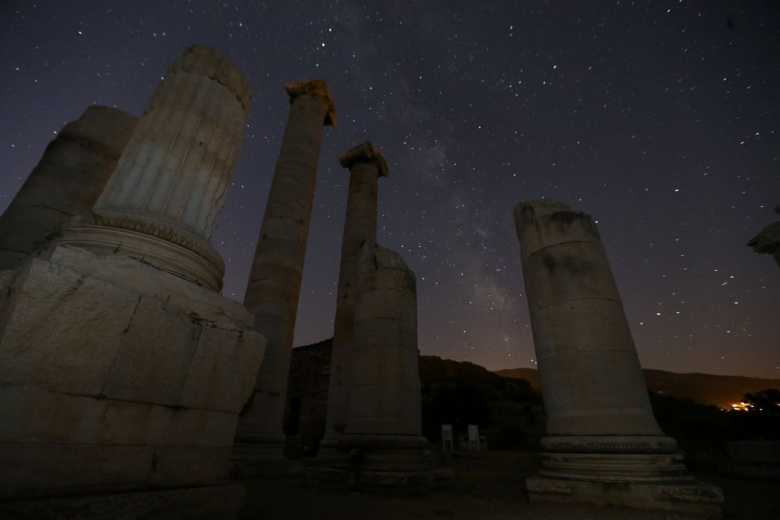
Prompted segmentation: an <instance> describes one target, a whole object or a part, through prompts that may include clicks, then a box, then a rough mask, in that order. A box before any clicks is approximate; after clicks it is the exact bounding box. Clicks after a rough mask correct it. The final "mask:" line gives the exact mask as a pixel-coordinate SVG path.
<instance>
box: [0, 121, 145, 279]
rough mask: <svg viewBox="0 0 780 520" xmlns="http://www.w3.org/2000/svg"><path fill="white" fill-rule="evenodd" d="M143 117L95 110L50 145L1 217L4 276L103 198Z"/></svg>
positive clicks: (0, 262) (0, 257)
mask: <svg viewBox="0 0 780 520" xmlns="http://www.w3.org/2000/svg"><path fill="white" fill-rule="evenodd" d="M137 124H138V118H136V117H135V116H132V115H130V114H127V113H125V112H122V111H121V110H117V109H115V108H110V107H103V106H91V107H89V108H87V110H85V111H84V113H83V114H82V115H81V117H79V118H78V119H77V120H76V121H73V122H71V123H68V124H67V125H65V127H64V128H63V129H62V130H61V131H60V132H59V134H58V135H57V138H56V139H55V140H53V141H52V142H51V143H49V146H47V147H46V151H45V152H44V154H43V157H41V160H40V162H39V163H38V165H37V166H36V167H35V169H33V171H32V173H30V176H29V177H28V178H27V180H26V181H25V183H24V184H23V185H22V188H21V189H20V190H19V193H17V194H16V196H15V197H14V199H13V200H12V201H11V204H10V205H9V206H8V208H7V209H6V210H5V212H4V213H3V215H2V216H0V271H2V270H4V269H14V268H16V267H19V266H20V265H21V264H22V263H23V262H24V260H26V259H27V257H28V256H29V255H30V254H32V253H34V252H35V250H36V249H37V248H38V247H40V246H41V245H43V243H44V242H45V241H46V239H47V238H48V237H49V236H50V235H51V234H52V233H55V232H56V231H58V230H59V229H60V227H61V226H62V225H63V224H65V223H66V222H67V221H68V220H70V219H71V218H72V217H75V216H78V215H81V214H83V213H85V212H86V211H88V210H89V209H90V208H91V207H92V205H93V204H94V203H95V201H96V200H97V198H98V196H100V194H101V192H102V191H103V188H104V187H105V185H106V182H108V179H109V177H110V176H111V174H112V173H113V171H114V168H115V167H116V163H117V161H118V160H119V156H120V155H121V154H122V150H124V149H125V146H126V145H127V142H128V140H129V139H130V137H131V136H132V135H133V130H134V129H135V127H136V125H137Z"/></svg>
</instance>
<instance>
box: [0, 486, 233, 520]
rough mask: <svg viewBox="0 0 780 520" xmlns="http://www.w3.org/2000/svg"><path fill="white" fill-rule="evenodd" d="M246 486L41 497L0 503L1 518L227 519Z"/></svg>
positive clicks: (231, 517)
mask: <svg viewBox="0 0 780 520" xmlns="http://www.w3.org/2000/svg"><path fill="white" fill-rule="evenodd" d="M244 493H245V491H244V486H243V485H241V484H231V485H224V486H209V487H197V488H182V489H171V490H165V491H145V492H133V493H113V494H108V495H92V496H72V497H55V498H42V499H39V500H23V501H17V502H5V503H0V518H13V519H16V520H27V519H30V520H59V519H61V518H80V519H89V520H103V519H105V520H109V519H110V520H172V519H182V520H183V519H187V520H190V519H192V520H225V519H233V518H235V517H236V516H237V515H238V512H239V510H240V509H241V506H242V504H243V501H244Z"/></svg>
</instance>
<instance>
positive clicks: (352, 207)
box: [323, 141, 388, 445]
mask: <svg viewBox="0 0 780 520" xmlns="http://www.w3.org/2000/svg"><path fill="white" fill-rule="evenodd" d="M339 163H340V164H341V166H343V167H345V168H349V196H348V199H347V216H346V220H345V221H344V236H343V238H342V243H341V265H340V268H339V285H338V296H337V301H336V318H335V320H334V324H333V352H332V354H331V364H330V367H331V369H330V380H329V386H328V411H327V417H326V426H325V437H324V439H323V443H324V444H326V445H327V444H328V443H333V442H335V440H336V439H337V437H338V435H339V434H341V433H343V431H344V427H345V425H346V422H347V404H348V399H349V396H348V385H349V374H350V369H349V367H350V362H351V360H352V357H353V341H352V331H353V321H354V318H355V303H356V298H357V285H358V260H359V258H360V248H361V246H362V245H363V244H364V243H365V242H368V241H371V242H374V241H376V228H377V190H378V184H379V183H378V180H379V177H387V174H388V170H387V162H386V161H385V159H384V157H382V155H381V154H380V153H379V151H378V150H377V149H376V147H374V145H373V144H371V143H370V142H369V141H366V142H364V143H363V144H360V145H358V146H356V147H354V148H352V149H350V150H348V151H346V152H344V153H342V154H341V155H340V156H339Z"/></svg>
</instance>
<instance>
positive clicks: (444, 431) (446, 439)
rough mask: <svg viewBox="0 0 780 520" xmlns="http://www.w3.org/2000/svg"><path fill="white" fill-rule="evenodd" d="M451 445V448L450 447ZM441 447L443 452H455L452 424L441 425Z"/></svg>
mask: <svg viewBox="0 0 780 520" xmlns="http://www.w3.org/2000/svg"><path fill="white" fill-rule="evenodd" d="M448 445H449V447H448ZM441 447H442V450H443V451H444V452H445V453H446V452H450V453H452V451H453V447H454V446H453V442H452V425H451V424H442V425H441Z"/></svg>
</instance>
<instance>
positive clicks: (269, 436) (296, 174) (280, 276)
mask: <svg viewBox="0 0 780 520" xmlns="http://www.w3.org/2000/svg"><path fill="white" fill-rule="evenodd" d="M285 90H287V93H288V94H289V96H290V103H291V105H290V115H289V119H288V121H287V128H286V129H285V132H284V139H283V140H282V146H281V150H280V152H279V158H278V160H277V163H276V170H275V172H274V178H273V181H272V183H271V190H270V192H269V194H268V202H267V203H266V207H265V215H264V216H263V224H262V227H261V230H260V238H259V240H258V244H257V249H256V251H255V257H254V260H253V262H252V270H251V273H250V276H249V283H248V285H247V291H246V296H245V298H244V305H245V306H246V307H247V308H248V309H249V310H250V311H251V312H252V313H254V315H255V330H256V331H258V332H260V333H261V334H262V335H263V336H265V337H266V338H267V339H268V347H267V350H266V356H265V359H264V360H263V364H262V366H261V367H260V370H259V372H258V375H257V383H256V385H255V393H254V397H253V400H252V401H251V402H250V403H249V405H248V406H247V408H246V409H245V410H244V413H243V415H242V416H241V419H240V421H239V425H238V431H237V433H236V446H235V451H234V460H235V461H236V462H237V463H238V464H241V465H243V466H244V467H245V469H246V471H243V472H242V474H247V475H250V474H253V472H254V470H256V469H258V468H259V467H260V466H262V465H264V462H263V461H268V460H273V459H279V458H281V457H282V451H283V447H284V434H283V433H282V420H283V417H284V404H285V393H286V389H287V377H288V372H289V368H290V356H291V349H292V343H293V332H294V330H295V317H296V313H297V311H298V297H299V294H300V289H301V276H302V273H303V262H304V257H305V254H306V240H307V238H308V234H309V222H310V220H311V210H312V204H313V202H314V188H315V185H316V180H317V163H318V162H319V156H320V143H321V141H322V134H323V127H324V126H326V125H335V123H336V113H335V105H334V103H333V99H332V98H331V96H330V92H329V91H328V85H327V83H326V82H325V80H321V79H318V80H312V81H303V82H298V83H288V84H286V85H285ZM255 463H256V464H255ZM253 465H254V466H253ZM258 465H259V466H258ZM252 467H254V470H253V469H252ZM271 471H274V470H271Z"/></svg>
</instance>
